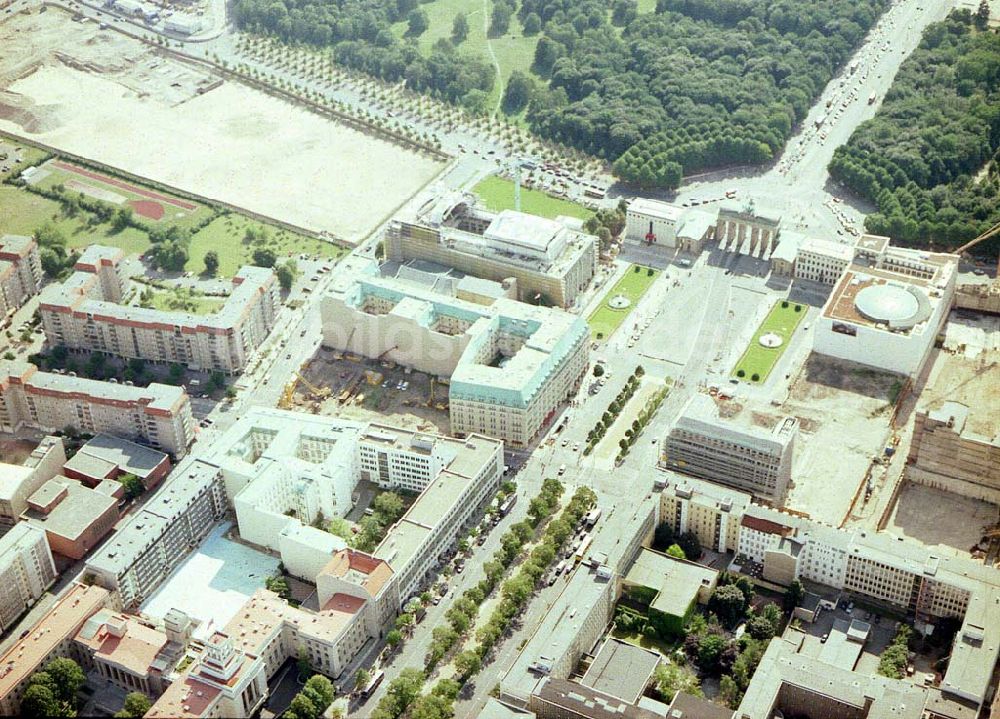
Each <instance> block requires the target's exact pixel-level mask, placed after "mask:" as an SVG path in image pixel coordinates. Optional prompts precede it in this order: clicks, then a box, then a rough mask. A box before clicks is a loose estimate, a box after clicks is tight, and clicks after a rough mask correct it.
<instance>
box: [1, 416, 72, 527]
mask: <svg viewBox="0 0 1000 719" xmlns="http://www.w3.org/2000/svg"><path fill="white" fill-rule="evenodd" d="M65 462H66V450H65V448H64V447H63V443H62V440H61V439H59V438H58V437H51V436H50V437H44V438H43V439H42V441H41V442H39V443H38V446H37V447H35V448H34V449H33V450H31V454H30V455H29V456H28V457H26V458H25V460H24V462H22V463H21V464H7V463H4V462H0V536H2V535H3V534H4V533H6V532H7V531H8V530H10V528H11V527H13V526H14V525H15V524H16V523H17V521H18V518H19V517H20V516H21V515H22V514H23V513H24V512H25V511H26V510H27V509H28V497H30V496H31V495H32V494H34V493H35V492H36V491H37V490H38V488H39V487H41V486H42V485H43V484H45V483H46V482H48V481H49V480H50V479H52V478H53V477H55V476H56V475H57V474H59V473H60V472H61V471H62V467H63V464H65Z"/></svg>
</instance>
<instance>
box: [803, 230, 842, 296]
mask: <svg viewBox="0 0 1000 719" xmlns="http://www.w3.org/2000/svg"><path fill="white" fill-rule="evenodd" d="M853 259H854V245H853V244H847V243H844V242H835V241H834V240H821V239H818V238H815V237H808V238H806V239H805V240H803V241H802V242H801V243H800V244H799V248H798V252H797V253H796V255H795V279H797V280H810V281H812V282H821V283H823V284H825V285H834V284H836V283H837V280H839V279H840V277H841V275H843V274H844V270H846V269H847V266H848V265H849V264H851V261H852V260H853Z"/></svg>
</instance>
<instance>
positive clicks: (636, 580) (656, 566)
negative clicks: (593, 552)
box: [624, 547, 719, 617]
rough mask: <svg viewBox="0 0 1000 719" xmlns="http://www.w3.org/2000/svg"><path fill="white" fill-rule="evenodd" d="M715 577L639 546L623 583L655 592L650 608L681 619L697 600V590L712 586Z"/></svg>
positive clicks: (707, 570) (697, 566)
mask: <svg viewBox="0 0 1000 719" xmlns="http://www.w3.org/2000/svg"><path fill="white" fill-rule="evenodd" d="M718 576H719V573H718V572H717V571H715V570H714V569H711V568H709V567H703V566H701V565H700V564H695V563H693V562H687V561H682V560H680V559H674V558H673V557H671V556H670V555H667V554H662V553H661V552H657V551H655V550H653V549H649V548H647V547H643V548H642V549H641V550H640V551H639V555H638V556H637V557H636V559H635V562H634V563H633V564H632V566H631V568H629V570H628V572H627V573H626V574H625V577H624V581H625V582H627V583H629V584H634V585H638V586H641V587H649V588H650V589H655V590H657V595H656V598H655V599H654V600H653V603H652V604H651V605H650V606H652V608H653V609H656V610H657V611H659V612H662V613H663V614H668V615H670V616H675V617H683V616H684V615H685V614H686V613H687V611H688V609H689V608H690V607H691V605H692V604H693V603H694V602H696V601H697V599H698V592H699V590H701V589H702V588H703V587H708V586H711V585H712V584H714V583H715V581H716V579H717V578H718Z"/></svg>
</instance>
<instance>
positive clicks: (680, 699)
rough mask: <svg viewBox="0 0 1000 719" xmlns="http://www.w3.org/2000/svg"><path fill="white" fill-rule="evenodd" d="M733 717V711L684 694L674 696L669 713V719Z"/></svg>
mask: <svg viewBox="0 0 1000 719" xmlns="http://www.w3.org/2000/svg"><path fill="white" fill-rule="evenodd" d="M733 716H734V713H733V710H732V709H728V708H727V707H724V706H722V705H721V704H716V703H715V702H711V701H709V700H708V699H705V698H703V697H696V696H693V695H691V694H685V693H684V692H677V693H676V694H674V700H673V701H672V702H670V710H669V711H668V712H667V717H669V719H733Z"/></svg>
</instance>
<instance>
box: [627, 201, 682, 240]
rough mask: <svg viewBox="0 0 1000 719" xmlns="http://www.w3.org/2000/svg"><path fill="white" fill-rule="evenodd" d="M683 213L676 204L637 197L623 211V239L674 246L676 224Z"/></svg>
mask: <svg viewBox="0 0 1000 719" xmlns="http://www.w3.org/2000/svg"><path fill="white" fill-rule="evenodd" d="M683 214H684V210H683V209H682V208H680V207H677V205H671V204H669V203H667V202H660V201H659V200H650V199H647V198H645V197H637V198H636V199H634V200H632V201H631V202H630V203H629V204H628V209H627V210H626V211H625V239H627V240H632V241H634V242H646V243H648V244H654V243H655V244H658V245H663V246H664V247H676V246H677V226H678V225H679V224H680V221H681V217H682V216H683Z"/></svg>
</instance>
